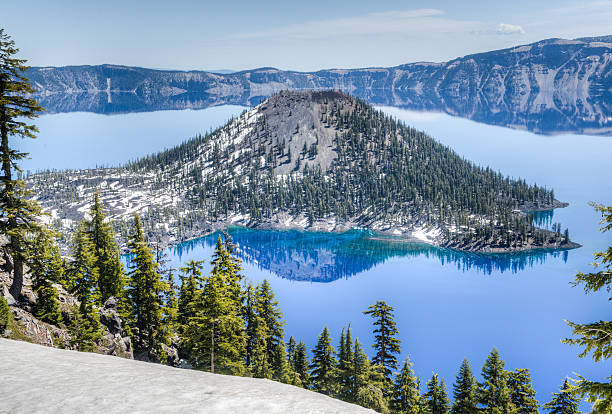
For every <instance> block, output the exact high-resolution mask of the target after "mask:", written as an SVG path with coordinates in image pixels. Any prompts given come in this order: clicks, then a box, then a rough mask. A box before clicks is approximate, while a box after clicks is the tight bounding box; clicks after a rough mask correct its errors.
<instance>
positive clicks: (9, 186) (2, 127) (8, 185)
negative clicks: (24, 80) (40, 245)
mask: <svg viewBox="0 0 612 414" xmlns="http://www.w3.org/2000/svg"><path fill="white" fill-rule="evenodd" d="M1 86H2V87H1V88H0V95H4V89H5V88H4V84H3V83H2V85H1ZM7 123H8V119H7V115H6V108H5V107H4V106H3V107H0V136H1V139H2V142H1V143H0V145H1V147H0V154H1V156H2V172H3V173H4V176H3V177H2V181H4V188H3V189H2V198H4V202H5V205H6V206H7V207H8V208H9V209H11V208H13V207H14V206H15V199H14V197H15V194H14V190H15V188H14V187H15V185H14V182H13V177H12V171H11V155H10V154H11V153H10V148H9V143H8V126H7ZM7 224H8V229H9V230H13V229H16V228H17V218H16V217H14V216H12V217H9V218H8V223H7ZM21 244H22V243H21V240H20V237H19V236H16V235H12V236H11V237H10V246H11V250H12V251H11V254H12V256H13V283H12V284H11V289H10V293H11V295H12V296H13V297H14V298H15V300H19V296H20V295H21V288H22V287H23V257H22V254H21V253H22V252H21Z"/></svg>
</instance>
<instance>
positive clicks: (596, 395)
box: [563, 204, 612, 413]
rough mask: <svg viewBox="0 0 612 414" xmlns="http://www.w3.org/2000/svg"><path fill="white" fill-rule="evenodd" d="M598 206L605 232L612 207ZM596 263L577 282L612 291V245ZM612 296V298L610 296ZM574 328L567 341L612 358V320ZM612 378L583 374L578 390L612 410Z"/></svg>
mask: <svg viewBox="0 0 612 414" xmlns="http://www.w3.org/2000/svg"><path fill="white" fill-rule="evenodd" d="M592 205H593V206H594V207H595V209H596V210H597V211H599V212H601V215H602V219H601V222H600V223H601V228H600V230H601V231H602V232H606V231H609V230H611V229H612V207H604V206H601V205H597V204H592ZM595 260H596V261H595V263H594V264H593V265H594V266H595V268H596V269H599V271H597V272H593V273H582V272H580V273H578V274H577V275H576V278H575V280H574V283H573V285H574V286H580V285H582V286H584V291H585V293H591V292H592V293H595V292H598V291H600V290H604V289H605V290H606V291H608V292H610V291H611V290H612V247H608V249H607V250H606V251H603V252H598V253H595ZM610 299H611V300H612V298H610ZM566 322H567V323H568V324H569V325H570V326H571V327H572V329H573V334H574V335H575V336H577V338H576V337H574V338H568V339H565V340H564V341H563V342H565V343H567V344H570V345H578V346H581V347H584V350H583V351H582V352H581V353H580V354H578V356H579V357H581V358H582V357H585V356H587V355H589V354H590V353H592V354H593V355H592V358H593V360H595V362H598V361H601V360H608V359H610V358H612V321H605V320H600V321H599V322H592V323H587V324H579V323H575V322H569V321H566ZM606 379H607V380H608V381H607V382H603V381H589V380H587V379H586V378H583V377H581V376H579V377H578V381H577V382H576V385H577V388H576V392H577V393H578V395H580V396H581V397H584V396H585V395H586V396H587V401H589V402H591V403H593V411H594V412H597V413H599V412H602V413H604V412H612V375H610V376H609V377H607V378H606Z"/></svg>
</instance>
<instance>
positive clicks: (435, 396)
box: [423, 373, 450, 414]
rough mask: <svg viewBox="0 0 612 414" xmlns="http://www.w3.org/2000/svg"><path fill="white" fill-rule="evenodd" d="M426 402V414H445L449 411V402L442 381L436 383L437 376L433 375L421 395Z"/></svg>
mask: <svg viewBox="0 0 612 414" xmlns="http://www.w3.org/2000/svg"><path fill="white" fill-rule="evenodd" d="M423 398H425V400H426V401H427V412H428V413H430V414H445V413H448V412H449V411H450V408H449V407H450V401H449V399H448V394H447V392H446V385H445V384H444V380H442V381H438V374H435V373H434V374H433V375H432V377H431V379H430V380H429V382H427V392H426V393H425V394H423Z"/></svg>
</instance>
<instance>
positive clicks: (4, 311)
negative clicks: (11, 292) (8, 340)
mask: <svg viewBox="0 0 612 414" xmlns="http://www.w3.org/2000/svg"><path fill="white" fill-rule="evenodd" d="M10 320H11V309H10V308H9V305H8V302H7V301H6V299H5V298H4V296H2V295H0V335H4V333H5V332H6V330H7V328H8V326H9V322H10Z"/></svg>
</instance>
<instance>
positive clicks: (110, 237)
mask: <svg viewBox="0 0 612 414" xmlns="http://www.w3.org/2000/svg"><path fill="white" fill-rule="evenodd" d="M128 246H129V249H130V252H129V260H128V263H129V264H128V266H127V268H124V266H123V264H122V262H121V260H120V254H119V248H118V245H117V243H116V242H115V234H114V232H113V230H112V226H111V225H110V223H109V222H108V220H107V219H106V215H105V213H104V211H103V206H102V204H101V202H100V200H99V197H98V196H96V197H95V198H94V200H93V204H92V206H91V209H90V211H89V218H87V219H84V220H83V221H82V222H81V223H80V224H79V226H78V229H77V231H76V232H75V234H74V237H73V242H72V255H71V257H70V258H62V257H61V255H60V254H59V249H58V248H57V245H56V244H54V243H53V240H52V238H39V239H36V240H35V246H34V247H33V250H32V251H35V252H37V253H36V255H35V256H33V257H31V258H29V259H28V263H31V264H32V265H33V266H32V268H31V274H32V280H33V286H34V290H35V292H36V293H37V300H36V303H35V310H34V313H35V315H36V316H37V317H38V318H40V319H41V320H43V321H45V322H48V323H52V324H55V325H59V326H65V327H66V328H67V329H68V331H69V332H70V334H71V344H72V345H73V346H74V347H75V348H76V349H79V350H82V351H95V349H96V343H97V341H98V340H99V339H100V338H101V336H102V331H103V326H102V325H101V323H100V315H99V310H100V309H101V308H102V307H103V305H104V303H105V301H107V300H108V299H109V298H111V297H115V298H117V299H118V302H119V304H120V306H119V309H120V313H121V316H122V318H123V319H124V322H125V324H126V331H127V332H128V333H129V335H130V337H131V338H132V342H133V346H134V352H135V356H136V357H137V358H139V359H145V360H150V361H157V362H165V361H166V358H167V352H168V350H169V349H170V347H171V346H176V347H177V348H178V351H179V353H180V355H181V356H182V357H183V358H184V359H185V361H186V362H187V364H188V366H191V367H192V368H194V369H199V370H205V371H209V372H213V373H224V374H230V375H241V376H252V377H256V378H268V379H272V380H276V381H280V382H284V383H287V384H292V385H295V386H299V387H304V388H307V389H310V390H313V391H316V392H320V393H323V394H326V395H329V396H331V397H334V398H339V399H342V400H344V401H347V402H351V403H355V404H359V405H362V406H364V407H367V408H372V409H374V410H377V411H379V412H383V413H386V412H393V413H451V412H452V413H477V412H478V413H480V412H484V413H497V412H500V413H537V412H538V408H539V403H538V402H537V401H536V399H535V391H534V390H533V387H532V384H531V378H530V373H529V370H528V369H517V370H515V371H507V370H505V369H504V361H503V360H502V359H501V356H500V354H499V352H498V351H497V350H496V349H493V351H492V352H491V353H490V355H489V356H488V358H487V360H486V362H485V364H484V366H483V368H482V378H483V381H482V382H477V381H476V379H475V377H474V375H473V373H472V371H471V368H470V366H469V363H468V361H467V360H464V361H463V363H462V364H461V367H460V369H459V373H458V374H457V378H456V382H455V384H454V385H453V392H452V394H453V397H454V398H453V402H452V403H451V399H450V397H449V393H448V390H447V387H446V384H445V382H444V379H441V378H440V377H439V376H438V374H435V373H434V374H433V375H432V377H431V378H430V379H429V380H428V381H427V382H426V383H425V384H421V380H420V379H419V378H417V377H416V375H415V373H414V371H413V368H412V367H413V364H412V363H411V361H410V359H409V358H406V359H405V361H404V362H403V364H402V366H401V369H398V368H400V367H398V359H397V358H398V355H399V354H400V353H401V348H400V340H399V339H398V336H399V330H398V328H397V326H396V322H395V320H394V315H393V312H394V309H393V308H392V307H391V306H389V305H388V304H386V303H385V302H383V301H378V302H376V303H375V304H374V305H372V306H370V307H369V308H368V309H367V310H365V311H364V314H365V315H369V316H370V317H371V318H372V321H373V336H374V341H373V342H374V344H373V349H374V355H373V357H372V358H371V359H370V357H369V356H368V353H367V352H366V350H365V349H364V347H363V346H362V344H361V342H360V341H359V339H358V338H354V336H353V333H352V331H351V327H350V325H349V326H348V327H345V328H344V329H343V330H342V332H341V333H340V339H339V343H338V344H337V346H334V344H333V339H332V337H331V333H330V331H329V329H328V328H327V327H324V328H323V330H322V332H321V333H320V335H319V336H318V338H317V341H316V345H315V346H314V348H313V349H312V351H311V352H309V350H308V349H307V347H306V345H305V343H304V342H302V341H299V342H298V341H297V340H296V339H295V338H293V337H290V338H289V340H288V341H285V338H284V322H283V316H282V312H281V309H280V306H279V303H278V300H277V299H276V298H275V295H274V292H273V290H272V288H271V286H270V284H269V282H268V281H267V280H264V281H263V282H262V283H261V284H259V285H256V286H254V285H253V284H252V283H250V282H249V281H247V280H246V279H245V278H244V277H243V276H242V274H241V270H242V267H241V260H240V259H239V258H238V257H237V256H236V253H235V246H234V245H233V243H232V239H231V238H230V237H229V235H227V234H226V233H224V234H223V235H219V237H218V240H217V244H216V246H215V249H214V253H213V256H212V260H211V263H210V264H211V270H210V273H209V274H204V271H203V268H204V262H203V261H195V260H191V261H189V262H187V263H185V264H184V265H183V266H181V267H180V268H179V269H172V268H169V267H168V266H167V265H166V260H165V259H164V255H163V253H162V252H159V251H155V250H154V249H153V248H152V247H151V246H150V244H149V242H148V240H147V238H146V236H145V234H144V232H143V230H142V225H141V222H140V219H139V217H138V216H137V215H135V216H134V219H133V222H132V230H131V234H130V238H129V241H128ZM177 275H178V278H179V280H180V284H179V285H178V286H176V285H175V283H174V281H175V278H176V276H177ZM53 283H61V284H62V285H63V286H64V287H65V288H66V289H67V290H68V291H69V292H71V293H72V294H74V295H75V296H76V298H77V299H78V301H79V305H78V307H76V308H75V309H73V311H72V312H71V313H70V314H69V315H65V314H62V312H61V311H60V307H59V302H58V299H57V292H56V290H55V288H54V287H53ZM578 401H579V399H578V397H576V396H575V394H574V393H573V389H571V386H570V385H569V384H568V383H567V382H565V383H564V384H563V386H562V391H561V392H559V393H557V394H556V395H555V396H554V398H553V400H552V401H551V402H549V403H547V404H545V405H544V406H543V408H544V409H547V410H549V411H550V412H553V413H557V412H558V413H575V412H578ZM559 410H561V411H559Z"/></svg>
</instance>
